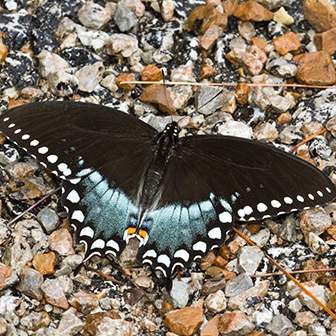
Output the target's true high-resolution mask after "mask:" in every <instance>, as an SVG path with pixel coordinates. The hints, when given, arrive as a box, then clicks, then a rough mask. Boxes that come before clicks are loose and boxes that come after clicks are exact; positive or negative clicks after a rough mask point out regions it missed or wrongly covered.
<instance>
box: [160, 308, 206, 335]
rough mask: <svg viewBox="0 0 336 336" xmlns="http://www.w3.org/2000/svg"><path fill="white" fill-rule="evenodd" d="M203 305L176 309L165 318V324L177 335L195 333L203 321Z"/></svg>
mask: <svg viewBox="0 0 336 336" xmlns="http://www.w3.org/2000/svg"><path fill="white" fill-rule="evenodd" d="M203 317H204V315H203V309H202V308H201V307H193V306H192V307H185V308H182V309H179V310H175V311H173V312H172V313H170V314H169V315H167V317H166V318H165V320H164V324H165V326H166V327H167V328H168V329H169V330H170V331H172V332H173V333H175V334H177V335H184V336H191V335H194V334H195V333H196V332H197V330H198V328H199V327H200V326H201V324H202V322H203Z"/></svg>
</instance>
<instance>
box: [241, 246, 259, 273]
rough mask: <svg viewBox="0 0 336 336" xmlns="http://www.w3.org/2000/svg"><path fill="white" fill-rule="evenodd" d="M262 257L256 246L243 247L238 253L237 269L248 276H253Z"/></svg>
mask: <svg viewBox="0 0 336 336" xmlns="http://www.w3.org/2000/svg"><path fill="white" fill-rule="evenodd" d="M263 257H264V253H263V252H262V251H261V250H260V248H259V247H257V246H244V247H242V248H241V249H240V251H239V253H238V267H239V268H240V269H242V270H243V271H244V272H246V273H248V274H254V273H255V271H256V270H257V268H258V267H259V264H260V262H261V260H262V258H263Z"/></svg>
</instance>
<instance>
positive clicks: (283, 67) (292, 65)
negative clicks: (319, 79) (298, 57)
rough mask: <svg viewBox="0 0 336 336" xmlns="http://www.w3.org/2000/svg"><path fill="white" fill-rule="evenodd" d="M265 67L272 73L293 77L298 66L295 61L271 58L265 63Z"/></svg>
mask: <svg viewBox="0 0 336 336" xmlns="http://www.w3.org/2000/svg"><path fill="white" fill-rule="evenodd" d="M265 67H266V69H267V70H268V71H270V72H271V73H272V74H273V75H275V76H279V77H282V78H291V77H295V76H296V74H297V68H298V66H297V63H296V62H293V61H291V60H287V59H284V58H276V59H271V60H269V61H268V62H267V63H266V65H265Z"/></svg>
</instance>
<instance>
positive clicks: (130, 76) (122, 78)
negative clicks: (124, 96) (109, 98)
mask: <svg viewBox="0 0 336 336" xmlns="http://www.w3.org/2000/svg"><path fill="white" fill-rule="evenodd" d="M135 80H136V78H135V74H134V73H122V74H121V75H119V76H118V78H117V80H116V84H117V85H118V86H119V87H120V88H121V89H124V90H126V91H131V90H133V89H134V88H135V84H131V83H125V84H122V83H123V82H128V81H130V82H131V81H135Z"/></svg>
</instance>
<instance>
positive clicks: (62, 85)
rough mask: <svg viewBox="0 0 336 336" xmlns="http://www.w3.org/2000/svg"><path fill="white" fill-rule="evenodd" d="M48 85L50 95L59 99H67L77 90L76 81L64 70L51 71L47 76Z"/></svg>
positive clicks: (75, 78)
mask: <svg viewBox="0 0 336 336" xmlns="http://www.w3.org/2000/svg"><path fill="white" fill-rule="evenodd" d="M47 79H48V84H49V86H50V90H51V91H52V93H53V94H54V95H56V96H59V97H68V96H71V95H73V94H74V93H76V92H77V90H78V84H79V83H78V79H77V77H75V76H74V75H72V74H70V73H68V72H66V71H65V70H59V71H52V72H50V73H49V74H48V78H47Z"/></svg>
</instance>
